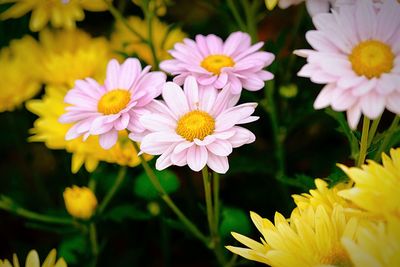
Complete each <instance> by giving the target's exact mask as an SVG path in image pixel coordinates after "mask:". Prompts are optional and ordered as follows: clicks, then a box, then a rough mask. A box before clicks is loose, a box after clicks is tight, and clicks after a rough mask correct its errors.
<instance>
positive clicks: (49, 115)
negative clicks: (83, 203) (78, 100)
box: [26, 86, 151, 173]
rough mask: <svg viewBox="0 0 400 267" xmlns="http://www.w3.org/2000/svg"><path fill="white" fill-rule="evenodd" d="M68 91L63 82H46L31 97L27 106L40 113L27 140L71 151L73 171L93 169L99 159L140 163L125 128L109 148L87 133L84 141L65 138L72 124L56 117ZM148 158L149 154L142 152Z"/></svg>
mask: <svg viewBox="0 0 400 267" xmlns="http://www.w3.org/2000/svg"><path fill="white" fill-rule="evenodd" d="M67 91H68V88H67V87H65V86H48V87H47V88H46V92H45V94H44V96H43V98H42V99H35V100H30V101H28V102H27V104H26V107H27V109H28V110H30V111H31V112H32V113H34V114H36V115H38V116H39V118H38V119H37V120H36V121H35V123H34V128H33V129H31V134H33V135H32V136H31V137H30V138H29V141H33V142H44V143H45V144H46V146H47V147H48V148H50V149H65V150H66V151H68V152H70V153H72V164H71V171H72V172H73V173H76V172H77V171H78V170H79V169H80V168H81V166H82V165H83V164H85V168H86V170H87V171H89V172H92V171H94V170H95V169H96V167H97V165H98V163H99V161H105V162H109V163H117V164H119V165H123V166H130V167H134V166H137V165H139V164H140V159H139V158H138V156H137V151H136V150H135V148H134V145H133V143H132V141H131V140H130V139H129V138H128V137H127V133H126V131H121V132H120V135H119V139H118V142H117V144H116V145H115V146H113V147H112V148H111V149H109V150H105V149H103V148H102V147H101V146H100V145H99V140H98V137H97V136H90V137H89V138H88V139H87V140H86V141H85V142H84V141H82V138H81V137H80V138H76V139H73V140H70V141H65V134H66V133H67V131H68V129H69V128H70V127H71V125H68V124H62V123H60V122H59V121H58V118H59V117H60V116H61V115H62V114H63V113H64V112H65V111H64V110H65V108H66V106H67V105H66V104H65V103H64V97H65V95H66V93H67ZM145 157H146V158H147V159H151V157H150V156H147V155H146V156H145Z"/></svg>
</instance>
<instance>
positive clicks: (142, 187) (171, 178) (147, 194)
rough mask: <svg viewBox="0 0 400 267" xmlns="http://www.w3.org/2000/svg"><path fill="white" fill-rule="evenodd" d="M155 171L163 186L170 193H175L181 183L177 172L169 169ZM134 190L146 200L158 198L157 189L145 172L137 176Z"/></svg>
mask: <svg viewBox="0 0 400 267" xmlns="http://www.w3.org/2000/svg"><path fill="white" fill-rule="evenodd" d="M154 173H155V174H156V176H157V178H158V180H159V181H160V184H161V186H162V187H163V188H164V190H165V192H167V193H168V194H170V193H174V192H176V191H177V190H178V189H179V186H180V183H179V179H178V177H177V176H176V175H175V173H173V172H171V171H169V170H164V171H154ZM133 192H134V193H135V195H136V196H138V197H141V198H144V199H146V200H154V199H156V198H158V193H157V190H156V189H155V188H154V186H153V184H152V183H151V182H150V179H149V178H148V177H147V175H146V173H145V172H143V173H142V174H140V175H139V176H138V177H137V178H136V180H135V182H134V184H133Z"/></svg>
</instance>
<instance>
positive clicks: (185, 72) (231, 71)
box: [160, 32, 275, 94]
mask: <svg viewBox="0 0 400 267" xmlns="http://www.w3.org/2000/svg"><path fill="white" fill-rule="evenodd" d="M263 44H264V43H263V42H259V43H256V44H255V45H251V39H250V36H249V35H248V34H247V33H244V32H234V33H232V34H231V35H230V36H229V37H228V39H227V40H226V41H225V42H223V41H222V39H221V38H219V37H218V36H215V35H214V34H210V35H207V36H203V35H197V36H196V41H193V40H191V39H184V41H183V43H177V44H175V47H174V48H175V49H174V50H170V51H169V52H170V54H171V55H172V56H173V57H174V58H175V59H172V60H165V61H163V62H161V64H160V67H161V69H162V70H164V71H166V72H169V73H171V74H172V75H174V76H175V75H177V76H176V77H175V78H174V82H175V83H177V84H179V85H182V84H183V82H184V80H185V79H186V77H188V76H194V77H195V78H196V80H197V82H198V83H199V84H200V85H202V86H205V87H215V88H217V89H221V88H223V87H225V86H226V85H228V84H229V85H230V88H231V92H232V93H233V94H239V93H240V92H241V90H242V88H245V89H247V90H250V91H256V90H260V89H261V88H263V87H264V81H266V80H271V79H272V78H273V77H274V76H273V74H271V73H270V72H268V71H265V70H263V69H264V68H265V67H267V66H268V65H270V64H271V63H272V61H273V60H274V58H275V57H274V55H273V54H271V53H268V52H264V51H258V50H259V49H260V48H261V47H262V46H263Z"/></svg>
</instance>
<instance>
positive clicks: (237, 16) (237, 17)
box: [227, 0, 247, 31]
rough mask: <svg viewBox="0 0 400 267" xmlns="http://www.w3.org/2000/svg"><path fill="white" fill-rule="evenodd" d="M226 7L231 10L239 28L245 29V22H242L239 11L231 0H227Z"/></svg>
mask: <svg viewBox="0 0 400 267" xmlns="http://www.w3.org/2000/svg"><path fill="white" fill-rule="evenodd" d="M227 4H228V8H229V9H230V11H231V12H232V15H233V18H234V19H235V21H236V23H237V25H238V26H239V29H240V30H242V31H247V27H246V24H245V23H244V22H243V20H242V17H241V16H240V13H239V11H238V10H237V8H236V5H235V3H234V2H233V0H227Z"/></svg>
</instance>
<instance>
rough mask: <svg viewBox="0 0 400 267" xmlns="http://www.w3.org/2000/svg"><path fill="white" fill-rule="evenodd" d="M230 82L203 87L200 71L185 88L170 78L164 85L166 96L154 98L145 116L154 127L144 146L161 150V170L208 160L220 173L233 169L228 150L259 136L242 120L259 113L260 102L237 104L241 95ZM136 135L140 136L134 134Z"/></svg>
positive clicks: (149, 150)
mask: <svg viewBox="0 0 400 267" xmlns="http://www.w3.org/2000/svg"><path fill="white" fill-rule="evenodd" d="M229 90H230V89H229V88H228V86H227V87H225V88H224V89H222V90H221V91H219V90H217V89H215V88H209V90H199V88H198V84H197V82H196V80H195V78H194V77H192V76H189V77H188V78H187V79H186V80H185V82H184V90H182V88H181V87H179V86H178V85H177V84H175V83H173V82H167V83H166V84H165V87H164V89H163V91H162V96H163V99H164V101H159V100H154V101H153V104H152V106H153V107H152V108H153V112H152V113H150V114H145V115H143V116H142V117H141V119H140V121H141V123H142V125H143V126H144V127H145V128H146V129H147V130H148V131H149V132H150V133H149V134H147V135H146V136H145V137H144V138H143V139H142V140H141V146H140V148H141V151H142V152H144V153H147V154H150V155H161V156H160V157H159V158H158V159H157V162H156V168H157V169H158V170H162V169H165V168H167V167H169V166H171V165H177V166H184V165H188V166H189V167H190V168H191V169H192V170H194V171H200V170H201V169H203V168H204V167H205V166H206V165H207V166H208V167H210V168H211V169H212V170H214V171H215V172H217V173H226V172H227V170H228V169H229V163H228V155H229V154H231V153H232V149H233V148H235V147H240V146H242V145H244V144H249V143H252V142H254V140H255V136H254V134H253V133H252V132H250V131H249V130H247V129H245V128H243V127H240V126H237V125H238V124H244V123H249V122H252V121H255V120H257V119H258V117H255V116H251V114H253V112H254V110H255V108H256V106H257V103H246V104H241V105H238V106H235V104H236V103H237V101H238V97H236V96H232V95H231V94H230V92H229ZM130 137H131V138H132V139H133V140H136V139H135V136H134V134H131V135H130Z"/></svg>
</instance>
